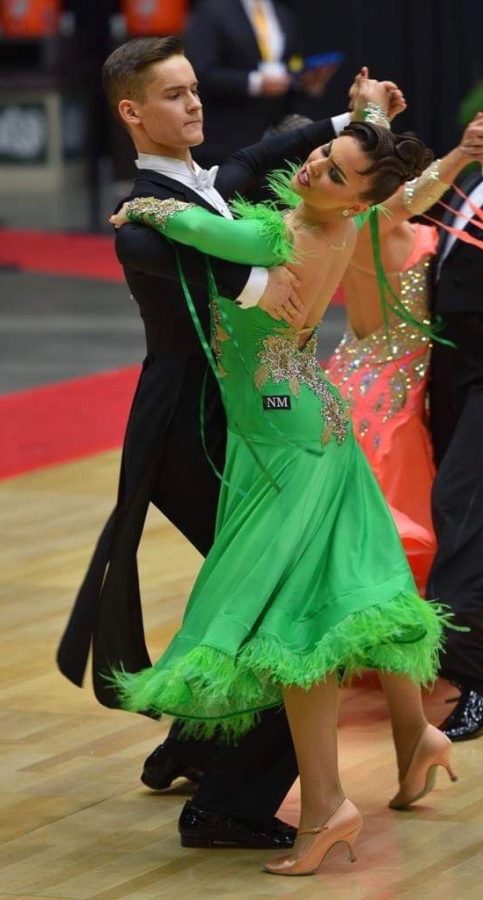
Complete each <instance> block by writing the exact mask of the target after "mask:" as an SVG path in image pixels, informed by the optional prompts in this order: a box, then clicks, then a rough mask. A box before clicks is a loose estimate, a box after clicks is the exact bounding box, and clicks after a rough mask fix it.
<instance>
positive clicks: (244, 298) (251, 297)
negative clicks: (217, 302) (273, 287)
mask: <svg viewBox="0 0 483 900" xmlns="http://www.w3.org/2000/svg"><path fill="white" fill-rule="evenodd" d="M267 284H268V269H263V268H262V267H261V266H253V268H252V270H251V272H250V277H249V279H248V281H247V283H246V285H245V287H244V288H243V290H242V292H241V294H240V295H239V296H238V297H237V298H236V301H235V303H237V304H238V306H241V308H242V309H250V307H251V306H257V304H258V301H259V300H260V299H261V297H262V296H263V294H264V293H265V290H266V287H267Z"/></svg>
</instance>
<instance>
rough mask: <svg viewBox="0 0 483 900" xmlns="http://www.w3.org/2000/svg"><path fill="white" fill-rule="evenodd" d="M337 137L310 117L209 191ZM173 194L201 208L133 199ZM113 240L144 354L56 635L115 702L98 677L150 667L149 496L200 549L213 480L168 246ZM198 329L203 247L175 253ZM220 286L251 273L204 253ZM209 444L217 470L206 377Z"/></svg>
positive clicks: (221, 440)
mask: <svg viewBox="0 0 483 900" xmlns="http://www.w3.org/2000/svg"><path fill="white" fill-rule="evenodd" d="M333 136H334V132H333V128H332V123H331V122H330V120H329V121H324V122H321V123H314V124H312V125H308V126H306V127H305V128H302V129H299V130H297V131H293V132H289V133H288V134H283V135H277V136H276V137H272V138H270V139H269V140H267V141H265V142H263V143H262V144H259V145H255V146H253V147H248V148H246V149H244V150H240V151H238V152H237V153H235V154H234V155H233V156H232V158H231V159H229V160H228V161H227V162H226V163H225V164H224V165H222V166H221V167H220V170H219V173H218V178H217V182H216V187H217V188H218V190H219V191H220V193H221V194H222V196H224V197H225V198H229V197H231V196H233V195H234V194H235V193H236V192H237V191H239V192H240V193H245V192H246V191H248V190H251V189H253V188H254V187H256V186H257V185H258V184H259V183H260V181H261V180H262V179H263V177H264V176H265V174H266V173H267V172H268V171H270V170H271V169H273V168H278V167H280V166H281V165H283V162H284V160H286V159H295V158H300V159H304V158H305V157H306V156H307V155H308V154H309V153H310V151H311V150H312V149H313V148H314V147H316V146H318V145H319V144H322V143H325V142H326V141H328V140H330V139H331V138H332V137H333ZM134 196H156V197H159V198H161V199H165V198H168V197H177V198H179V199H181V200H186V201H193V202H195V203H198V204H201V205H203V206H207V207H208V208H209V206H208V205H207V204H206V203H205V202H204V201H203V200H202V198H200V196H199V195H198V194H196V193H194V192H192V191H191V190H189V189H188V188H186V187H184V186H183V185H182V184H180V183H179V182H177V181H174V180H172V179H170V178H167V177H165V176H164V175H159V174H156V173H155V172H150V171H142V172H140V174H139V178H138V179H137V180H136V183H135V185H134V189H133V191H132V194H131V197H134ZM116 247H117V252H118V256H119V259H120V260H121V262H122V264H123V266H124V270H125V274H126V279H127V282H128V285H129V287H130V289H131V291H132V294H133V297H134V299H135V300H136V302H137V303H138V305H139V309H140V314H141V316H142V319H143V322H144V327H145V330H146V342H147V349H148V355H147V357H146V359H145V361H144V364H143V370H142V373H141V377H140V380H139V383H138V386H137V389H136V394H135V397H134V401H133V405H132V408H131V412H130V415H129V421H128V425H127V430H126V437H125V441H124V447H123V457H122V463H121V473H120V480H119V491H118V500H117V505H116V508H115V509H114V511H113V513H112V515H111V517H110V518H109V520H108V522H107V524H106V526H105V528H104V530H103V532H102V534H101V537H100V539H99V542H98V544H97V547H96V549H95V552H94V556H93V558H92V561H91V564H90V566H89V568H88V571H87V573H86V576H85V579H84V582H83V584H82V586H81V589H80V591H79V594H78V596H77V599H76V602H75V604H74V608H73V611H72V614H71V617H70V620H69V622H68V625H67V629H66V631H65V633H64V636H63V638H62V641H61V644H60V647H59V652H58V664H59V667H60V669H61V671H62V672H63V674H64V675H65V676H66V677H67V678H69V679H70V680H71V681H73V682H74V683H75V684H78V685H81V684H82V681H83V678H84V673H85V668H86V663H87V657H88V653H89V649H90V647H91V645H92V646H93V680H94V690H95V692H96V696H97V697H98V699H99V700H100V701H101V702H102V703H104V704H105V705H106V706H114V707H115V706H118V705H119V704H118V701H117V697H116V696H115V695H114V693H113V691H112V690H111V689H110V687H109V684H108V682H107V681H106V679H105V678H104V676H103V673H106V672H108V671H109V670H110V668H111V666H112V665H116V666H118V665H119V664H120V663H121V662H122V663H123V665H124V666H125V668H126V669H127V670H128V671H137V670H139V669H141V668H144V667H146V666H148V665H150V659H149V655H148V652H147V649H146V645H145V640H144V630H143V622H142V613H141V602H140V594H139V583H138V573H137V564H136V553H137V548H138V544H139V541H140V539H141V534H142V530H143V526H144V520H145V517H146V513H147V510H148V506H149V503H150V502H151V501H152V502H154V503H155V504H156V505H157V506H158V508H159V509H160V510H161V511H162V512H163V513H164V514H165V515H166V516H167V517H168V518H169V519H171V521H172V522H173V523H174V524H175V525H176V526H177V527H178V528H179V529H180V530H181V531H182V532H183V534H185V535H186V537H187V538H188V540H190V541H191V542H192V543H193V544H194V545H195V546H196V547H197V548H198V549H199V550H200V551H201V552H202V553H205V554H206V553H207V551H208V549H209V547H210V545H211V542H212V539H213V534H214V526H215V516H216V508H217V502H218V493H219V480H218V478H217V477H216V475H215V474H214V472H213V469H212V467H211V465H210V463H209V462H208V460H207V457H206V453H205V450H204V449H203V447H202V444H201V439H200V397H201V393H202V387H203V382H204V379H205V374H206V371H207V363H206V360H205V358H204V356H203V352H202V350H201V348H200V343H199V340H198V337H197V335H196V333H195V330H194V327H193V323H192V321H191V318H190V315H189V313H188V311H187V309H186V304H185V300H184V296H183V293H182V290H181V285H180V282H179V273H178V267H177V259H176V252H175V248H174V246H173V245H172V244H170V243H169V242H168V241H166V240H165V239H164V238H163V237H161V235H159V234H158V233H157V232H155V231H153V230H151V229H149V228H145V227H144V226H138V225H125V226H124V227H123V228H122V229H121V230H120V231H119V232H118V235H117V240H116ZM177 253H178V254H179V260H180V262H181V265H182V268H183V272H184V274H185V276H186V279H187V281H188V282H189V286H190V290H191V294H192V297H193V300H194V302H195V305H196V307H197V311H198V314H199V317H200V319H201V321H202V323H203V326H204V328H205V331H206V334H207V335H208V332H209V321H208V320H209V297H208V291H207V283H206V264H205V259H204V257H203V256H202V254H200V253H198V252H197V251H195V250H192V249H190V248H187V247H181V246H179V247H178V249H177ZM211 262H212V265H213V269H214V275H215V279H216V280H217V283H218V289H219V291H220V292H221V293H222V294H223V295H224V296H226V297H228V298H231V299H234V298H236V297H237V296H238V295H239V294H240V293H241V290H242V288H243V286H244V285H245V283H246V281H247V278H248V275H249V272H250V269H249V268H248V267H246V266H238V265H235V264H232V263H227V262H223V261H221V260H212V261H211ZM205 388H206V390H205V411H206V426H205V428H206V441H207V447H208V452H209V455H210V457H211V458H212V460H213V462H214V463H215V464H216V466H217V467H218V469H222V468H223V461H224V446H225V419H224V413H223V409H222V406H221V400H220V396H219V392H218V387H217V385H216V382H215V381H214V380H213V379H211V378H209V377H208V378H207V380H206V383H205Z"/></svg>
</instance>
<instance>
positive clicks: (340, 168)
mask: <svg viewBox="0 0 483 900" xmlns="http://www.w3.org/2000/svg"><path fill="white" fill-rule="evenodd" d="M369 166H370V160H369V159H368V157H367V156H366V154H365V153H364V151H363V150H362V148H361V145H360V143H359V141H357V140H356V139H355V138H353V137H351V136H350V135H342V136H341V137H338V138H334V140H332V141H331V142H330V143H329V144H324V145H323V146H322V147H317V148H316V149H315V150H313V151H312V153H311V154H310V156H309V157H308V159H307V160H306V161H305V163H304V164H303V166H302V168H301V169H299V170H298V172H296V173H295V175H294V177H293V179H292V187H293V189H294V190H295V192H296V193H297V194H299V196H300V197H301V198H302V199H303V200H304V202H305V203H306V204H307V205H308V206H311V207H313V208H316V209H318V210H320V211H321V212H329V211H331V210H338V209H340V210H343V209H349V210H350V212H351V214H355V213H358V212H362V211H363V210H364V209H367V207H368V206H369V203H368V202H367V201H366V200H361V194H363V193H364V192H365V191H366V190H367V189H368V188H369V187H370V184H371V179H372V176H371V175H361V174H360V173H361V172H364V170H365V169H368V168H369Z"/></svg>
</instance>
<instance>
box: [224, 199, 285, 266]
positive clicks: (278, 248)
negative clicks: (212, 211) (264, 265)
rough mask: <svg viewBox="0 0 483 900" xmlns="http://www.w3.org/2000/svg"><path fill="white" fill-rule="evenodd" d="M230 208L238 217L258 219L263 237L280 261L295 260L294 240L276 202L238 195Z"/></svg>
mask: <svg viewBox="0 0 483 900" xmlns="http://www.w3.org/2000/svg"><path fill="white" fill-rule="evenodd" d="M230 209H231V211H232V212H233V215H234V216H236V218H238V219H251V220H252V221H254V220H256V221H257V222H259V223H260V224H261V227H262V237H263V238H265V240H266V241H267V243H268V245H269V247H270V249H271V250H272V252H273V253H274V254H275V256H277V258H278V260H279V262H280V263H284V262H293V260H294V258H295V254H294V247H293V240H292V238H291V236H290V233H289V231H288V230H287V227H286V224H285V221H284V218H283V216H282V214H281V212H280V210H279V209H277V207H276V205H275V203H273V202H270V201H267V202H265V203H250V202H249V201H248V200H244V199H243V197H240V196H238V197H236V198H235V200H233V201H232V202H231V203H230Z"/></svg>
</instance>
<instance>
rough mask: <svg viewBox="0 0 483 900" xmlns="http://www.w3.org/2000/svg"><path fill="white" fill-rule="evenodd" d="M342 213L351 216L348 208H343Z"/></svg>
mask: <svg viewBox="0 0 483 900" xmlns="http://www.w3.org/2000/svg"><path fill="white" fill-rule="evenodd" d="M342 215H343V216H350V212H349V210H348V209H343V210H342Z"/></svg>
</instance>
